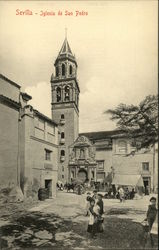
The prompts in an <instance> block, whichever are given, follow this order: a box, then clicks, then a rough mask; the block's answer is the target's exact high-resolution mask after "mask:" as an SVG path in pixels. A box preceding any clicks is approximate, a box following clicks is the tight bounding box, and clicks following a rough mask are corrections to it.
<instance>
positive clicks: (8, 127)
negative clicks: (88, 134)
mask: <svg viewBox="0 0 159 250" xmlns="http://www.w3.org/2000/svg"><path fill="white" fill-rule="evenodd" d="M18 118H19V112H18V110H16V109H14V108H11V107H8V106H7V105H4V104H2V103H0V188H3V187H9V186H10V187H13V186H16V185H17V181H18V179H19V176H18Z"/></svg>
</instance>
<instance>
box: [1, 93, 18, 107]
mask: <svg viewBox="0 0 159 250" xmlns="http://www.w3.org/2000/svg"><path fill="white" fill-rule="evenodd" d="M0 100H2V101H3V102H5V103H7V104H9V106H11V107H15V108H18V109H19V108H20V107H21V105H20V103H19V102H16V101H14V100H12V99H10V98H8V97H7V96H4V95H0Z"/></svg>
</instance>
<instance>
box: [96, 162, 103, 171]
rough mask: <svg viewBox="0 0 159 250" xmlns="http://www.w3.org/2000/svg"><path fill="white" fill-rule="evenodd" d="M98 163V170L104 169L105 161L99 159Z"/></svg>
mask: <svg viewBox="0 0 159 250" xmlns="http://www.w3.org/2000/svg"><path fill="white" fill-rule="evenodd" d="M97 164H98V166H97V168H98V170H104V161H98V162H97Z"/></svg>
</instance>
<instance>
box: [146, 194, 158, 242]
mask: <svg viewBox="0 0 159 250" xmlns="http://www.w3.org/2000/svg"><path fill="white" fill-rule="evenodd" d="M156 216H157V208H156V198H155V197H151V199H150V205H149V206H148V210H147V213H146V219H145V220H144V221H147V222H148V226H149V230H148V234H147V235H146V236H147V237H148V235H149V236H150V241H151V246H152V247H153V246H154V241H153V236H152V226H153V224H154V221H155V219H156ZM147 237H146V239H145V243H144V244H146V242H147Z"/></svg>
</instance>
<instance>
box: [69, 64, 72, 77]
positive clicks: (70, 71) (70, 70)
mask: <svg viewBox="0 0 159 250" xmlns="http://www.w3.org/2000/svg"><path fill="white" fill-rule="evenodd" d="M69 73H70V75H72V65H70V69H69Z"/></svg>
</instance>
